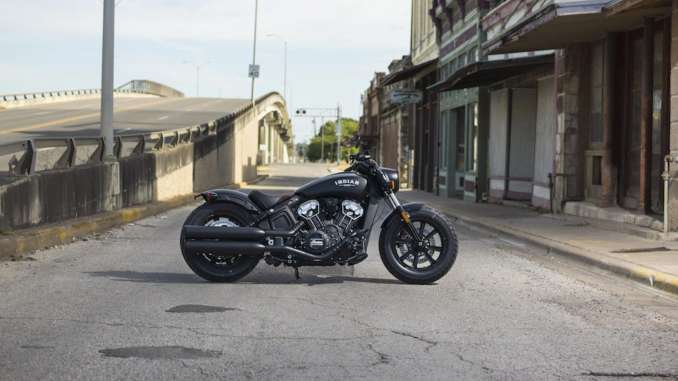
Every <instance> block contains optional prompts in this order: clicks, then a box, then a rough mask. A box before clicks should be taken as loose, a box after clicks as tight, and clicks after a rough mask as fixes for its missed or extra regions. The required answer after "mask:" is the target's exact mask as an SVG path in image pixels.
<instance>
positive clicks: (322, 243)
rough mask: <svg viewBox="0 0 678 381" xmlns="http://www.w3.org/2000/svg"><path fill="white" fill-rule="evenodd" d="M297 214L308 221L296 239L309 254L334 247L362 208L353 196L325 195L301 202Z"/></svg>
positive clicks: (345, 233)
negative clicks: (350, 198) (346, 198)
mask: <svg viewBox="0 0 678 381" xmlns="http://www.w3.org/2000/svg"><path fill="white" fill-rule="evenodd" d="M297 214H298V215H299V217H301V218H302V219H303V220H304V221H306V225H307V230H306V232H304V233H302V237H301V238H302V239H301V242H299V244H300V246H301V248H302V249H303V250H305V251H307V252H309V253H312V254H320V253H322V252H323V251H325V250H327V249H330V248H334V247H337V246H338V245H339V244H340V243H342V241H343V240H344V239H345V238H346V237H348V236H349V235H350V234H351V232H352V230H353V228H354V227H355V224H356V222H357V221H358V220H360V218H361V217H362V216H363V214H364V209H363V207H362V205H360V203H358V202H356V201H353V200H343V201H342V200H338V199H334V198H328V199H321V200H309V201H306V202H304V203H302V204H301V205H299V208H298V209H297Z"/></svg>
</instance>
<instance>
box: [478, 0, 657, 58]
mask: <svg viewBox="0 0 678 381" xmlns="http://www.w3.org/2000/svg"><path fill="white" fill-rule="evenodd" d="M606 5H607V4H606V3H604V2H571V3H570V2H560V3H556V4H550V5H548V6H546V7H545V8H544V9H542V10H541V11H539V12H536V13H535V14H533V15H531V16H529V17H528V18H526V19H525V20H523V21H521V22H519V23H517V24H516V25H514V26H513V27H511V28H510V29H508V30H506V31H505V32H503V33H502V34H501V35H499V36H498V37H495V38H493V39H492V40H490V41H487V42H485V43H484V44H483V49H484V51H485V53H486V54H502V53H514V52H527V51H535V50H549V49H560V48H565V47H567V46H568V45H571V44H577V43H583V42H590V41H596V40H599V39H602V38H604V37H605V35H606V34H607V33H608V32H619V31H624V30H627V29H628V28H629V26H631V25H642V23H643V19H644V18H646V17H652V16H657V15H661V14H664V13H666V11H667V10H666V8H646V7H643V8H634V9H633V10H632V11H624V12H620V13H615V14H610V13H608V12H606V11H605V8H604V6H606Z"/></svg>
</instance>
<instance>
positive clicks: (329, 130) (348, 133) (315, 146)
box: [307, 118, 358, 161]
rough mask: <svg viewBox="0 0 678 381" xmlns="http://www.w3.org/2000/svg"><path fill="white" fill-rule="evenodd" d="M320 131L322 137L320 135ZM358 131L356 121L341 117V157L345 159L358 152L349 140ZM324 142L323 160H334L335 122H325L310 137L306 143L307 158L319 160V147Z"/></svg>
mask: <svg viewBox="0 0 678 381" xmlns="http://www.w3.org/2000/svg"><path fill="white" fill-rule="evenodd" d="M321 132H322V134H323V135H324V138H323V137H321ZM357 133H358V121H357V120H355V119H350V118H342V119H341V159H342V160H345V161H347V160H348V157H349V155H351V154H355V153H356V152H358V149H357V148H356V147H352V146H351V144H350V142H351V139H353V138H354V137H355V135H356V134H357ZM323 142H324V146H325V147H324V148H325V149H324V154H325V160H329V161H334V160H336V158H337V135H336V122H335V121H330V122H326V123H325V124H323V125H322V126H321V127H320V131H318V133H317V134H316V135H315V136H314V137H313V138H312V139H311V141H310V142H309V144H308V151H307V155H308V159H309V160H310V161H318V160H320V159H321V158H320V154H321V151H322V149H321V147H322V145H323Z"/></svg>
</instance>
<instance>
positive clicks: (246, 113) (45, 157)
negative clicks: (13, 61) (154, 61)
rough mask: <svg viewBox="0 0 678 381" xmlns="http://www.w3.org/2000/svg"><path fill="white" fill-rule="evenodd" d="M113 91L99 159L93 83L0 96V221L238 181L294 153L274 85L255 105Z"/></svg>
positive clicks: (73, 213)
mask: <svg viewBox="0 0 678 381" xmlns="http://www.w3.org/2000/svg"><path fill="white" fill-rule="evenodd" d="M115 99H116V101H115V114H114V130H115V147H114V150H113V151H114V153H115V160H114V161H105V160H104V158H103V152H104V141H103V139H101V138H100V137H99V118H100V116H99V107H100V98H99V91H98V90H92V89H89V90H73V91H52V92H43V93H32V94H15V95H9V96H8V95H5V96H0V108H2V109H4V110H1V111H0V230H2V231H12V230H14V229H20V228H27V227H32V226H36V225H40V224H45V223H54V222H59V221H63V220H64V219H69V218H76V217H83V216H88V215H92V214H97V213H104V212H110V211H113V210H119V209H122V208H127V207H131V206H135V205H141V204H148V203H155V202H169V201H175V200H181V199H184V198H187V197H190V196H191V195H193V194H194V193H195V192H199V191H202V190H206V189H208V188H212V187H223V186H227V185H238V184H243V183H246V182H249V181H252V180H254V179H256V178H257V176H258V174H257V165H260V164H268V163H278V162H279V163H284V162H288V161H289V157H290V153H291V152H292V149H291V148H292V126H291V123H290V119H289V116H288V112H287V109H286V105H285V100H284V99H283V97H282V96H281V95H280V94H278V93H269V94H266V95H264V96H261V97H259V98H258V99H256V101H255V104H254V105H253V104H252V102H251V101H250V100H249V99H221V98H189V97H184V96H183V94H182V93H181V92H179V91H177V90H174V89H171V88H169V87H167V86H164V85H162V84H159V83H156V82H152V81H145V80H135V81H130V82H128V83H127V84H125V85H123V86H121V87H119V88H118V89H117V90H116V93H115Z"/></svg>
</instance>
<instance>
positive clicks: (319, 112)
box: [296, 107, 339, 161]
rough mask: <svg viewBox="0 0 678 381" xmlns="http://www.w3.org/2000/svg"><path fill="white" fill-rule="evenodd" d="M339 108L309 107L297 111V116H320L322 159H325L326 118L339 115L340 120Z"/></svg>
mask: <svg viewBox="0 0 678 381" xmlns="http://www.w3.org/2000/svg"><path fill="white" fill-rule="evenodd" d="M338 110H339V109H338V108H329V107H309V108H300V109H297V112H296V116H297V117H302V118H303V117H305V118H320V160H322V161H324V160H325V130H323V127H324V125H325V118H328V119H331V118H334V117H337V120H339V114H338ZM309 111H310V112H311V113H309ZM314 126H315V123H314ZM337 144H339V143H337Z"/></svg>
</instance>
